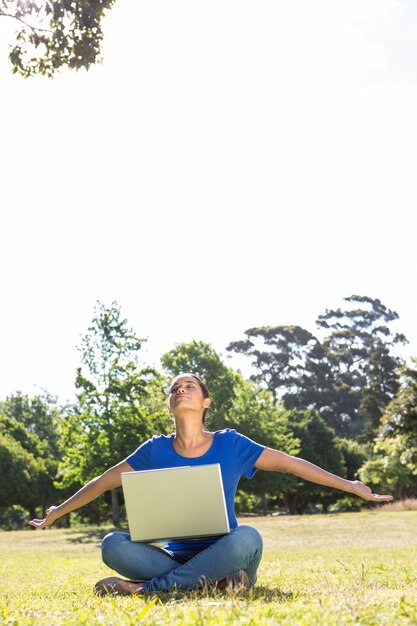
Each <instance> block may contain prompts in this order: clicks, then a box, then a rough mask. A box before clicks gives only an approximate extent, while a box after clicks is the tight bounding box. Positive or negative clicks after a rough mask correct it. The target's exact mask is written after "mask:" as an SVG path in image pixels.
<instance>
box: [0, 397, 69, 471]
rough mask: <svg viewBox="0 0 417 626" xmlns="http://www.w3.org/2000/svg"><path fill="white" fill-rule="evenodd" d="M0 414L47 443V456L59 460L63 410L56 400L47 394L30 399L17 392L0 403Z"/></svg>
mask: <svg viewBox="0 0 417 626" xmlns="http://www.w3.org/2000/svg"><path fill="white" fill-rule="evenodd" d="M0 412H1V413H3V414H4V415H7V416H9V417H11V418H13V419H15V420H17V421H18V422H20V423H21V424H23V426H24V427H25V428H26V429H27V431H28V432H29V433H33V434H35V435H37V436H38V437H39V439H40V440H41V441H45V442H47V443H48V450H49V456H51V457H53V458H55V460H57V461H58V460H59V457H60V451H59V439H60V428H61V425H62V421H63V419H64V416H63V413H64V411H63V409H62V408H61V407H59V406H58V402H57V398H55V397H54V396H51V395H50V394H48V393H45V394H42V395H36V396H34V397H33V398H30V397H29V396H28V395H25V394H22V393H20V392H17V393H15V394H12V395H10V396H8V397H7V398H6V400H4V401H3V402H1V401H0Z"/></svg>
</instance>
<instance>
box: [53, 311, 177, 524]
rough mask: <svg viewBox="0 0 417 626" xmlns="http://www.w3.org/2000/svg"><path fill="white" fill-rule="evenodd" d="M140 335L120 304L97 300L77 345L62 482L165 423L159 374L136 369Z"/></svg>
mask: <svg viewBox="0 0 417 626" xmlns="http://www.w3.org/2000/svg"><path fill="white" fill-rule="evenodd" d="M144 341H145V340H144V339H139V338H138V337H137V336H136V335H135V333H134V331H133V330H132V329H131V328H129V326H128V324H127V320H126V319H123V317H122V315H121V310H120V307H119V306H118V305H117V303H116V302H113V303H112V305H111V306H110V307H108V308H107V307H106V306H105V305H104V304H103V303H101V302H98V303H97V306H96V309H95V315H94V318H93V321H92V324H91V326H90V327H89V328H88V330H87V332H86V333H85V334H84V335H83V337H82V342H81V345H80V348H79V350H80V354H81V363H82V365H81V367H80V368H78V370H77V376H76V388H77V390H78V392H77V397H78V405H77V406H76V407H75V409H74V411H73V413H72V415H71V416H70V418H69V420H68V424H67V428H66V431H65V433H64V435H65V442H66V452H65V458H64V460H63V463H62V468H61V476H62V484H63V485H64V486H68V484H69V483H71V481H72V482H73V483H76V482H77V481H78V482H79V483H83V482H85V481H86V480H90V479H91V478H93V477H94V476H96V475H97V474H100V473H102V472H103V471H105V470H106V469H107V468H108V467H110V466H112V465H114V464H115V463H117V462H119V461H120V460H122V459H123V458H125V457H126V456H127V455H128V454H129V453H130V452H132V451H133V450H134V449H135V448H136V447H137V446H138V445H139V444H140V443H142V442H143V440H144V439H147V438H148V437H149V436H151V435H152V434H153V433H154V431H155V430H158V431H164V430H166V428H167V423H168V421H169V416H168V412H167V410H166V409H165V410H164V408H163V402H165V398H164V397H163V393H162V384H163V380H162V377H161V376H160V375H158V374H157V373H156V372H155V371H154V370H152V369H150V368H143V369H139V367H138V357H137V355H138V352H139V350H140V349H141V347H142V344H143V342H144ZM111 504H112V516H113V522H114V524H117V523H118V521H119V491H118V490H116V489H114V490H112V492H111Z"/></svg>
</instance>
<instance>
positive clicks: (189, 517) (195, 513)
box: [122, 463, 230, 542]
mask: <svg viewBox="0 0 417 626" xmlns="http://www.w3.org/2000/svg"><path fill="white" fill-rule="evenodd" d="M122 487H123V495H124V499H125V505H126V513H127V522H128V525H129V532H130V536H131V539H132V541H146V542H154V541H160V540H162V539H197V538H201V537H210V536H213V535H225V534H227V533H228V532H230V528H229V518H228V516H227V510H226V501H225V497H224V490H223V481H222V474H221V470H220V464H219V463H213V464H210V465H193V466H186V467H173V468H167V469H156V470H145V471H140V472H122Z"/></svg>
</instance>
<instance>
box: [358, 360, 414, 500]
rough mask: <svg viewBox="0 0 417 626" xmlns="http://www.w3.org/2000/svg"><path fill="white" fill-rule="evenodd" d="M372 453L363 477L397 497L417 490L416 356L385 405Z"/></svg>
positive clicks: (403, 370) (411, 494) (403, 496)
mask: <svg viewBox="0 0 417 626" xmlns="http://www.w3.org/2000/svg"><path fill="white" fill-rule="evenodd" d="M373 452H374V454H373V456H372V457H371V458H370V459H369V460H368V461H367V462H366V463H365V464H364V465H363V467H362V468H361V477H362V480H366V481H368V482H370V483H371V484H372V485H374V486H375V487H376V488H378V489H386V490H387V491H393V492H394V494H395V495H396V496H398V497H400V498H405V497H408V496H415V493H416V489H417V359H413V365H412V366H404V368H403V369H402V372H401V377H400V387H399V389H398V392H397V394H396V396H395V397H394V398H393V400H392V401H391V402H390V403H389V404H388V405H387V407H386V409H385V412H384V414H383V416H382V418H381V421H380V426H379V429H378V431H377V434H376V438H375V442H374V449H373Z"/></svg>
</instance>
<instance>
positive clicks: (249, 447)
mask: <svg viewBox="0 0 417 626" xmlns="http://www.w3.org/2000/svg"><path fill="white" fill-rule="evenodd" d="M230 434H231V436H232V438H233V445H234V448H235V454H236V459H237V463H238V467H239V470H240V473H241V474H242V475H243V476H246V478H252V476H253V475H254V474H255V472H256V469H257V468H256V467H254V464H255V463H256V461H257V460H258V458H259V457H260V455H261V454H262V452H263V451H264V450H265V446H263V445H261V444H260V443H256V442H255V441H252V439H249V437H246V436H245V435H241V434H240V433H238V432H236V430H234V429H232V430H231V431H230Z"/></svg>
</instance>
